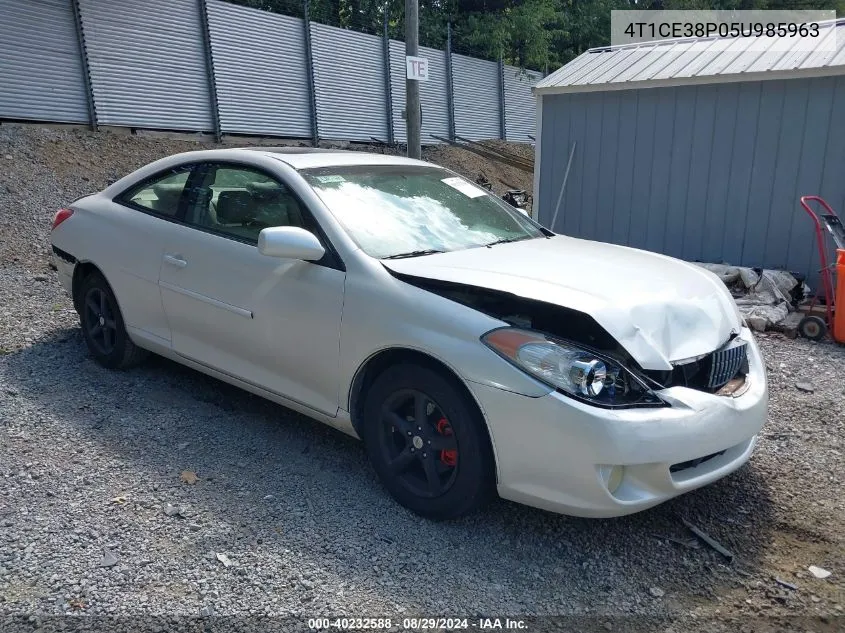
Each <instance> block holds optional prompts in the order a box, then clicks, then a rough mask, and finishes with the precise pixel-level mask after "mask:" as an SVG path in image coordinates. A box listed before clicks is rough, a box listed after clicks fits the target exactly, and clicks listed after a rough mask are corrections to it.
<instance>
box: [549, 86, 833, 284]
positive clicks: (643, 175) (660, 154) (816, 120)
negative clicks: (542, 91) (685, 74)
mask: <svg viewBox="0 0 845 633" xmlns="http://www.w3.org/2000/svg"><path fill="white" fill-rule="evenodd" d="M543 99H545V101H544V103H543V131H542V144H541V154H542V157H541V164H540V184H539V191H538V202H539V210H540V219H541V222H543V223H546V224H548V223H549V222H550V221H551V217H552V214H553V213H554V206H555V203H556V201H557V197H558V195H559V192H560V185H561V183H562V180H563V174H564V172H565V169H566V161H567V158H568V155H569V151H570V149H571V146H572V142H573V140H577V142H578V147H577V149H576V153H575V159H574V160H573V162H572V170H571V172H570V174H569V183H568V185H567V191H566V195H565V196H564V201H563V205H562V208H561V212H560V214H559V217H558V221H557V226H556V227H555V228H556V230H557V231H560V232H563V233H568V234H571V235H575V236H578V237H588V238H594V239H599V240H604V241H608V242H616V243H620V244H627V245H631V246H635V247H639V248H648V249H649V250H655V251H659V252H664V253H667V254H669V255H673V256H676V257H680V258H683V259H687V260H690V261H696V260H699V261H710V262H723V261H724V262H730V263H733V264H742V265H747V266H763V267H769V268H786V269H788V270H793V271H797V272H801V273H805V274H807V275H808V276H809V277H810V280H811V284H812V283H814V282H815V280H816V279H817V271H818V269H819V268H820V264H819V262H818V261H817V256H816V251H815V249H816V247H815V242H814V239H813V230H812V224H811V222H810V221H809V218H807V217H806V215H805V214H804V213H803V211H802V210H801V208H800V207H799V204H798V198H799V197H800V196H802V195H808V194H817V195H821V196H822V197H824V198H826V199H827V200H828V202H830V203H831V204H832V205H833V206H834V208H835V209H837V210H839V211H845V178H843V176H842V169H843V165H845V119H843V118H842V117H838V116H836V113H837V112H842V111H845V77H826V78H817V79H800V80H789V81H766V82H749V83H735V84H721V85H720V84H711V85H701V86H685V87H680V88H656V89H648V90H641V91H613V92H599V93H581V94H568V95H547V96H545V97H543Z"/></svg>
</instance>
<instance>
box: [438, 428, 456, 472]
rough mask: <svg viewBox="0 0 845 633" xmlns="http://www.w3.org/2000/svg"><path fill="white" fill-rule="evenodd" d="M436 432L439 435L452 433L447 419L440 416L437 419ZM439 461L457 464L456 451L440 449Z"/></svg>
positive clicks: (451, 464) (446, 463)
mask: <svg viewBox="0 0 845 633" xmlns="http://www.w3.org/2000/svg"><path fill="white" fill-rule="evenodd" d="M437 432H438V433H440V435H452V427H451V426H449V420H447V419H446V418H440V419H439V420H438V421H437ZM440 461H441V462H442V463H443V464H445V465H446V466H453V467H454V466H456V465H457V464H458V451H440Z"/></svg>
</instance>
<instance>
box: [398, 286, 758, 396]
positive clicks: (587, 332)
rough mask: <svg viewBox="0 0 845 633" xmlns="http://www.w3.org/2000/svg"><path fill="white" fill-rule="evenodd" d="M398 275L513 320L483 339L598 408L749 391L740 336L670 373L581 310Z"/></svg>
mask: <svg viewBox="0 0 845 633" xmlns="http://www.w3.org/2000/svg"><path fill="white" fill-rule="evenodd" d="M391 274H393V275H394V276H395V277H397V278H398V279H400V280H402V281H403V282H405V283H408V284H410V285H413V286H415V287H417V288H420V289H422V290H426V291H428V292H431V293H434V294H436V295H439V296H441V297H444V298H446V299H449V300H451V301H454V302H456V303H459V304H461V305H464V306H467V307H469V308H472V309H473V310H477V311H478V312H481V313H483V314H486V315H487V316H490V317H492V318H495V319H498V320H500V321H503V322H505V323H507V324H509V325H510V326H511V327H510V328H502V329H499V330H494V331H493V332H490V333H488V334H487V335H485V337H483V338H482V342H484V344H485V345H487V346H488V347H490V348H491V349H493V350H494V351H495V352H497V353H498V354H499V355H500V356H502V357H504V358H505V359H506V360H508V361H509V362H511V363H512V364H514V365H516V366H517V367H519V368H520V369H522V370H524V371H526V372H527V373H529V374H531V375H533V376H534V377H535V378H538V379H539V380H541V381H543V382H545V383H547V384H549V385H550V386H552V387H554V388H555V389H556V390H558V391H560V392H562V393H565V394H566V395H569V396H571V397H573V398H575V399H578V400H583V401H585V402H588V403H589V404H592V405H595V406H600V407H606V408H614V407H638V406H650V407H654V406H663V405H664V403H663V401H662V400H661V399H660V398H659V397H658V396H656V395H655V393H654V391H655V390H662V389H668V388H670V387H677V386H680V387H686V388H690V389H695V390H698V391H704V392H707V393H714V394H717V395H727V396H734V397H736V396H738V395H741V394H742V393H744V392H745V390H746V389H747V382H746V379H745V377H746V376H747V374H748V355H747V343H746V342H745V341H744V340H743V339H741V338H740V337H739V336H738V335H736V334H734V335H732V336H731V338H730V340H729V341H728V342H727V343H726V344H725V345H724V346H722V347H721V348H719V349H717V350H715V351H713V352H711V353H709V354H704V355H701V356H698V357H695V358H689V359H683V360H680V361H677V362H674V363H672V368H671V369H669V370H653V369H649V370H646V369H643V368H642V367H641V366H640V364H639V363H638V362H637V361H636V359H635V358H634V357H633V356H632V355H631V354H630V353H629V352H628V351H627V350H626V349H625V348H624V347H623V346H622V345H620V344H619V342H618V341H617V340H616V339H615V338H614V337H613V336H612V335H611V334H610V333H609V332H608V331H607V330H605V329H604V328H603V327H602V326H601V325H600V324H599V323H598V322H597V321H596V320H595V319H594V318H593V317H591V316H590V315H588V314H585V313H583V312H580V311H578V310H574V309H572V308H567V307H564V306H560V305H555V304H551V303H547V302H544V301H539V300H536V299H529V298H525V297H520V296H518V295H515V294H512V293H509V292H504V291H501V290H494V289H490V288H483V287H476V286H471V285H467V284H461V283H457V282H451V281H444V280H436V279H429V278H423V277H417V276H414V275H408V274H405V273H399V272H396V271H391ZM541 356H542V357H541ZM535 357H536V358H535ZM567 362H568V363H569V364H567V365H566V367H567V372H566V375H562V376H561V375H555V374H554V371H553V369H552V368H554V367H556V366H557V365H559V364H561V363H567ZM550 372H551V373H550ZM599 382H601V385H599ZM597 390H598V391H597Z"/></svg>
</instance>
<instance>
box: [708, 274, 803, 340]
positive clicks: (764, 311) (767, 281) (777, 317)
mask: <svg viewBox="0 0 845 633" xmlns="http://www.w3.org/2000/svg"><path fill="white" fill-rule="evenodd" d="M694 263H695V264H696V265H698V266H701V267H702V268H706V269H707V270H709V271H710V272H712V273H715V274H716V275H718V276H719V278H720V279H721V280H722V281H723V282H724V283H725V285H726V286H727V287H728V288H729V289H730V291H731V294H732V295H733V297H734V300H735V301H736V305H737V307H738V308H739V311H740V312H741V313H742V315H743V316H744V317H745V320H746V321H747V322H748V325H749V326H750V327H751V328H753V329H754V330H757V331H758V332H762V331H764V330H766V329H767V328H769V327H771V326H773V325H777V324H779V323H782V322H783V321H784V320H785V319H786V318H787V316H788V315H789V312H790V310H792V293H793V291H794V289H795V287H796V286H797V285H798V284H799V281H798V280H797V279H796V278H795V277H794V276H793V275H791V274H790V273H788V272H786V271H785V270H763V271H762V274H760V273H758V272H757V271H756V270H754V269H753V268H746V267H744V266H731V265H729V264H706V263H701V262H694ZM807 290H808V289H807V287H806V286H805V287H804V289H803V292H804V293H805V294H806V292H807Z"/></svg>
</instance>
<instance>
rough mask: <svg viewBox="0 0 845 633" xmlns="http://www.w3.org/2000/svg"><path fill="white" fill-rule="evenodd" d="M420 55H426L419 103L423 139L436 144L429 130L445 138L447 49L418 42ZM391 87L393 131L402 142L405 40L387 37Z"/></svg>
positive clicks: (404, 132)
mask: <svg viewBox="0 0 845 633" xmlns="http://www.w3.org/2000/svg"><path fill="white" fill-rule="evenodd" d="M419 55H420V57H425V58H426V59H428V81H421V82H420V102H421V103H422V111H423V114H422V130H421V132H422V143H423V145H431V144H437V143H440V142H441V141H438V140H437V139H435V138H432V136H431V135H432V134H436V135H437V136H442V137H444V138H448V136H449V102H448V99H447V97H446V90H447V84H446V53H445V52H444V51H440V50H437V49H436V48H428V47H426V46H420V53H419ZM390 87H391V90H392V92H393V134H394V136H395V137H396V141H397V142H399V143H405V142H407V140H408V131H407V127H406V122H405V119H403V118H402V110H404V109H405V42H399V41H397V40H390Z"/></svg>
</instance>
